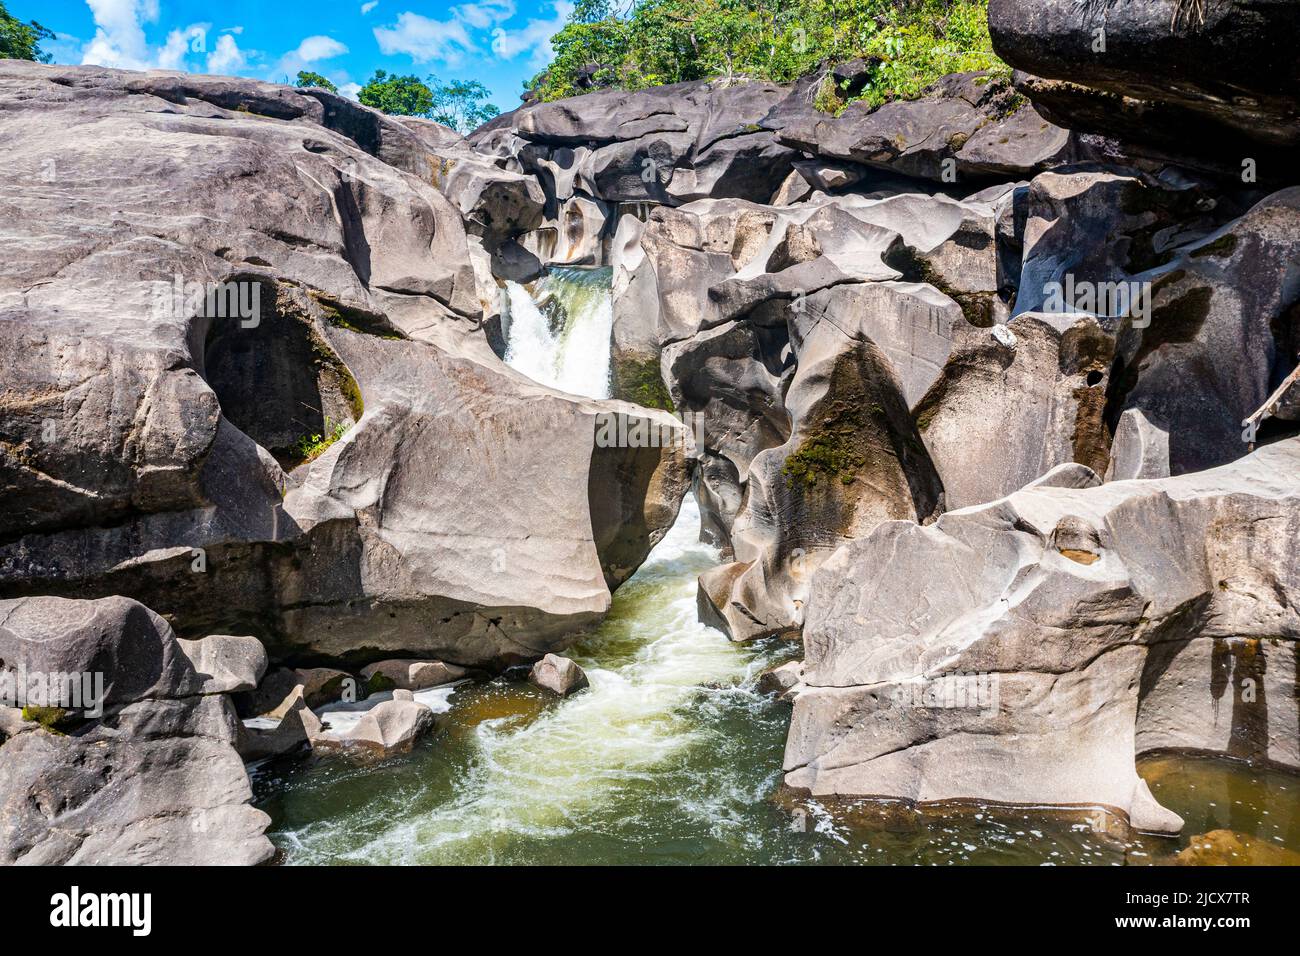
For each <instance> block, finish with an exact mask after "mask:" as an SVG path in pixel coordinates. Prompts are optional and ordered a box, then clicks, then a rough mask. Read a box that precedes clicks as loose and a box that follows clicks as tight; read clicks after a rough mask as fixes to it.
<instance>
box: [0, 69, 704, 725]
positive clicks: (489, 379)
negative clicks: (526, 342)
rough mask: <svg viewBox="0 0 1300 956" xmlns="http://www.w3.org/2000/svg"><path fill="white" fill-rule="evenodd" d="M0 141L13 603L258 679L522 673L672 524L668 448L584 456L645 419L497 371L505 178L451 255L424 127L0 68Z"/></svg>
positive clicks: (454, 222) (1, 320)
mask: <svg viewBox="0 0 1300 956" xmlns="http://www.w3.org/2000/svg"><path fill="white" fill-rule="evenodd" d="M88 123H94V124H97V125H99V126H101V127H102V128H103V131H104V132H103V134H102V135H97V136H94V137H90V138H87V137H86V136H85V130H86V129H87V124H88ZM0 137H3V139H4V140H5V142H6V143H7V144H8V150H7V159H9V160H10V161H11V165H12V170H13V177H12V182H11V188H10V189H8V190H7V191H6V195H5V199H4V203H5V205H6V215H5V221H6V222H7V223H11V224H12V229H11V232H10V235H9V242H8V246H9V248H10V253H9V254H8V255H6V256H5V257H4V259H3V261H2V262H0V327H3V329H4V330H5V334H4V335H0V381H3V383H4V386H5V402H6V408H7V409H11V410H12V412H11V413H10V412H8V411H7V412H6V414H5V415H4V416H3V417H2V420H0V483H2V484H3V485H4V487H5V488H6V489H7V490H6V504H7V505H8V506H9V507H7V508H6V509H4V512H3V514H2V515H0V531H3V532H5V533H4V543H3V544H0V595H13V594H27V593H32V592H44V593H54V594H65V595H71V596H82V595H85V594H123V595H128V596H131V597H134V598H137V599H141V600H143V602H144V603H146V604H147V605H148V606H149V607H151V608H153V609H155V610H157V611H158V612H159V613H161V614H164V615H166V616H167V617H168V618H169V619H170V620H172V621H174V622H175V625H176V626H177V628H178V629H179V630H180V632H181V633H182V634H183V635H184V636H185V637H187V638H198V637H201V636H204V635H206V634H211V633H241V634H252V635H255V636H257V637H258V638H259V639H261V640H262V641H263V642H264V644H265V645H266V646H267V648H268V650H269V651H270V652H271V654H272V655H273V656H274V657H277V658H283V657H285V655H286V654H288V653H311V654H315V655H317V657H318V658H325V659H328V658H331V657H333V658H335V659H338V660H342V659H343V658H344V656H345V655H346V654H348V653H349V652H351V651H354V650H356V649H358V648H360V647H378V649H379V650H381V651H388V652H391V653H393V654H404V655H410V656H418V657H428V658H433V659H451V660H457V661H461V662H464V663H471V664H472V663H479V664H483V663H510V662H513V661H521V660H532V659H535V658H536V657H537V655H538V654H539V653H544V652H546V651H548V650H551V649H553V648H556V647H559V646H562V645H563V644H564V643H565V642H567V641H568V640H570V639H571V637H572V635H573V634H574V633H575V632H576V631H577V630H579V629H581V628H582V627H584V626H587V625H589V624H592V623H594V622H595V621H597V620H599V619H600V617H601V616H602V615H603V614H604V613H605V611H606V610H607V609H608V607H609V602H610V588H611V587H615V586H617V584H618V583H620V582H621V581H622V580H624V579H625V578H626V577H627V576H628V575H630V574H631V573H632V571H634V570H635V568H636V567H637V566H638V565H639V564H640V562H641V561H642V560H643V559H644V557H645V554H646V553H648V551H649V549H650V547H651V546H652V545H653V543H654V541H657V540H658V537H659V536H661V535H662V533H663V532H664V531H665V530H666V529H667V528H668V527H669V526H670V525H671V523H672V519H673V517H674V516H675V514H676V507H677V502H678V501H679V500H680V491H681V488H682V487H683V485H684V481H685V477H684V471H685V463H684V458H683V455H682V452H681V449H680V448H675V447H674V448H667V449H654V450H652V452H649V453H648V452H647V450H646V449H631V448H598V447H597V446H596V442H595V435H596V432H597V429H598V425H599V421H600V416H602V415H605V414H618V413H620V412H622V413H624V414H631V415H636V416H640V415H642V414H649V415H652V416H654V415H661V414H662V413H643V412H641V411H640V410H638V409H635V408H633V407H631V406H625V405H620V404H618V403H602V402H594V401H581V400H576V399H574V398H573V397H572V396H565V395H561V394H560V393H557V392H554V391H552V390H549V389H545V388H542V387H541V386H537V385H535V384H534V383H531V382H529V381H527V380H525V379H523V377H522V376H520V375H518V374H517V373H515V372H513V371H512V370H510V369H508V368H506V367H505V366H504V365H502V363H501V362H500V361H499V359H497V357H496V356H495V355H494V354H493V353H492V351H491V350H490V348H489V347H488V344H487V341H486V338H485V335H484V333H483V330H482V328H481V327H480V323H481V320H482V316H483V305H482V299H481V292H482V290H483V287H484V284H485V283H486V282H490V281H491V278H490V276H485V275H484V274H483V273H484V272H485V269H484V266H483V256H484V255H487V256H488V257H490V256H491V253H490V252H489V251H488V250H487V249H486V247H484V246H483V245H482V243H483V242H484V241H487V240H489V239H493V238H494V237H495V238H499V236H500V235H501V234H502V230H503V229H506V227H505V226H504V225H502V224H501V223H500V222H498V221H497V220H498V219H500V218H501V216H497V214H496V213H493V216H494V217H495V218H494V219H493V222H491V223H489V222H488V221H487V218H486V217H487V213H488V212H490V211H491V209H498V210H502V209H506V206H508V205H509V204H508V203H505V201H504V200H502V202H503V203H505V204H504V205H500V206H492V207H491V209H489V208H488V207H484V206H483V205H482V203H480V201H479V200H483V201H484V202H486V201H487V200H486V199H485V198H484V197H487V196H488V195H489V194H490V193H491V189H495V188H496V187H495V186H493V183H498V184H505V185H504V186H503V188H505V187H506V186H508V187H509V188H510V189H513V188H515V187H514V186H510V185H509V184H510V183H514V184H516V185H518V183H519V182H520V180H518V179H515V178H513V177H511V176H499V175H497V173H498V172H500V171H495V172H492V171H487V170H485V169H484V168H482V167H481V164H479V161H478V160H477V159H473V160H472V161H471V159H467V160H466V161H465V162H464V163H461V164H459V165H458V166H453V167H451V169H450V170H449V171H448V175H449V176H450V177H451V179H444V180H442V181H441V185H442V187H443V188H445V189H447V190H448V194H449V195H452V196H455V197H458V201H463V204H464V210H465V215H467V216H468V217H469V218H470V219H471V229H472V230H473V231H475V232H477V233H480V234H479V235H470V236H467V233H466V227H465V225H464V223H463V222H462V218H461V210H460V209H458V208H457V207H456V206H455V205H454V204H453V202H452V201H451V200H449V199H448V198H447V195H444V193H443V192H442V191H441V190H440V188H438V186H436V185H434V184H433V183H432V182H431V180H432V179H433V178H435V177H434V176H433V172H434V170H435V169H438V168H440V164H442V162H443V159H444V156H443V154H444V153H446V154H447V155H450V154H451V152H454V151H455V150H457V149H462V148H464V147H462V146H460V145H458V144H457V142H456V141H454V140H453V141H451V142H450V145H448V144H447V143H446V142H445V140H446V139H447V138H446V137H444V136H442V134H440V133H438V131H437V130H432V131H431V130H430V129H428V128H427V127H422V126H421V125H420V124H416V125H415V127H414V128H413V127H412V126H411V125H408V124H403V123H401V122H398V121H396V120H394V119H392V118H390V117H385V116H383V115H382V114H379V113H376V112H374V111H372V110H368V109H367V108H365V107H362V106H359V105H357V104H355V103H351V102H350V101H346V100H343V99H342V98H339V97H331V96H330V95H329V94H327V93H325V92H324V91H319V90H313V91H306V92H299V91H296V90H291V89H288V88H285V87H278V86H273V85H270V84H264V83H258V82H256V81H251V80H238V79H231V78H214V77H199V76H188V75H180V74H166V73H148V74H138V73H130V72H125V71H118V70H106V69H101V68H97V67H63V66H45V65H42V64H35V63H26V62H19V61H8V60H6V61H4V62H3V63H0ZM449 151H451V152H449ZM194 157H202V161H201V162H199V161H194ZM51 158H52V159H53V162H54V167H53V170H54V171H53V180H52V181H51V182H46V181H45V170H46V168H47V167H46V160H47V159H51ZM471 167H472V169H471ZM457 169H463V170H466V171H467V172H466V173H465V175H468V176H469V177H470V179H469V180H468V181H467V185H466V186H465V191H462V190H460V189H459V188H458V187H456V188H453V187H454V186H455V183H454V182H453V180H455V179H456V177H457V176H458V175H460V174H458V173H456V170H457ZM474 170H477V172H474ZM471 173H472V175H471ZM91 183H93V184H94V186H93V188H91V187H90V186H89V185H87V184H91ZM480 186H481V187H482V189H480V188H479V187H480ZM489 187H491V189H489ZM525 192H527V193H529V194H531V195H533V198H534V199H535V198H536V196H535V194H533V193H532V191H531V190H530V189H527V188H525ZM474 197H477V198H474ZM493 202H495V200H494V201H493ZM524 205H525V206H528V207H529V208H530V209H531V208H532V207H531V206H529V204H528V203H524ZM476 209H478V210H480V211H481V212H483V216H480V215H479V213H478V212H475V210H476ZM501 215H502V216H504V218H505V219H510V218H511V217H512V216H514V215H515V213H512V212H509V211H508V210H507V211H506V212H504V213H502V214H501ZM519 215H523V213H520V214H519ZM530 215H531V213H530ZM517 225H519V226H520V228H522V227H523V226H524V225H527V223H526V222H524V221H522V220H521V222H520V223H518V224H517ZM509 228H511V229H513V228H514V226H510V227H509ZM507 231H508V230H507ZM471 238H472V239H474V240H475V242H476V243H477V244H478V248H479V253H478V254H471V252H470V241H469V240H470V239H471ZM476 262H477V263H479V265H478V267H477V268H476V265H475V264H476ZM490 268H491V267H490V263H489V264H488V266H487V269H486V271H488V272H490ZM177 277H180V279H181V280H182V287H183V286H184V283H186V282H213V283H224V282H238V283H244V285H243V286H241V287H240V288H242V289H243V291H244V292H245V293H246V294H247V298H248V299H249V300H251V296H252V293H253V291H254V290H256V291H257V292H258V297H259V302H260V310H259V312H258V314H257V315H256V316H255V317H253V318H255V319H256V322H255V324H252V325H249V326H245V325H244V324H243V321H244V320H243V319H241V318H238V317H230V316H226V317H224V318H223V317H218V316H215V315H206V314H197V312H204V313H206V312H207V311H208V310H207V309H206V303H204V302H200V301H194V302H190V301H183V302H182V303H181V308H179V309H176V310H173V309H171V304H172V303H171V299H170V297H169V295H168V290H172V289H173V288H174V282H175V280H176V278H177ZM200 291H202V290H200ZM159 296H161V297H162V299H161V301H162V302H163V305H165V306H166V307H165V308H158V305H159V302H160V299H159ZM196 310H197V311H196ZM212 311H220V310H217V309H213V310H212ZM327 422H328V423H329V427H327V426H326V423H327ZM336 425H337V426H341V427H343V428H346V434H344V435H343V437H342V438H341V439H339V440H338V441H335V442H334V443H333V444H332V445H330V447H329V448H328V450H327V451H325V452H324V453H323V454H319V456H318V457H315V458H314V459H313V460H311V461H304V460H303V455H302V453H301V452H300V451H298V450H297V449H298V447H299V443H300V439H302V438H304V437H306V438H310V437H311V436H312V435H314V434H319V435H322V436H324V435H326V434H327V433H330V432H332V431H333V430H334V428H335V426H336ZM503 434H509V435H511V436H512V440H510V441H501V440H500V438H499V436H500V435H503ZM331 437H332V436H331ZM539 463H541V464H542V467H541V468H540V470H539ZM669 472H671V473H672V474H673V475H675V476H676V477H675V478H672V479H671V480H670V478H669V477H668V473H669ZM524 474H527V475H529V479H528V482H527V491H526V492H522V493H521V491H520V486H519V483H518V482H519V479H518V476H520V475H524ZM486 475H495V476H498V477H499V479H500V481H499V482H494V481H489V480H485V476H486ZM502 482H503V483H504V484H502ZM646 495H658V496H659V497H657V498H655V499H654V500H647V498H646ZM430 501H437V502H440V503H441V506H440V507H439V508H437V509H434V510H432V511H431V510H430V509H429V508H428V502H430ZM611 502H613V503H614V505H613V506H611ZM574 528H590V529H591V533H590V534H589V535H588V534H586V533H585V532H584V533H580V534H579V535H578V536H577V537H576V538H575V536H574V532H573V529H574ZM281 699H282V698H281Z"/></svg>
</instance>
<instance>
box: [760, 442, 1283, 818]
mask: <svg viewBox="0 0 1300 956" xmlns="http://www.w3.org/2000/svg"><path fill="white" fill-rule="evenodd" d="M1297 465H1300V440H1298V439H1289V440H1286V441H1284V442H1281V443H1278V444H1275V445H1270V446H1268V447H1266V448H1262V449H1260V450H1259V451H1257V452H1255V453H1254V454H1252V455H1250V456H1248V457H1246V458H1243V459H1241V460H1240V461H1237V462H1234V463H1233V464H1231V465H1227V466H1223V467H1221V468H1217V469H1213V470H1210V471H1205V472H1199V473H1196V474H1192V475H1184V476H1181V477H1176V478H1166V479H1161V480H1152V481H1121V482H1113V483H1110V484H1105V485H1102V484H1100V483H1099V480H1098V479H1096V477H1095V476H1092V483H1091V486H1089V487H1080V484H1081V483H1080V481H1079V480H1078V476H1077V475H1075V474H1073V473H1071V472H1069V470H1068V469H1066V470H1065V471H1063V472H1062V473H1061V474H1060V475H1059V476H1058V474H1057V473H1055V472H1054V473H1053V474H1052V475H1050V476H1048V478H1047V479H1046V480H1045V481H1043V482H1041V483H1039V484H1037V485H1035V486H1031V487H1029V488H1026V489H1024V490H1022V491H1019V492H1017V493H1016V494H1013V495H1011V496H1010V497H1008V498H1004V499H1001V500H998V501H995V502H992V503H990V504H987V505H983V506H980V507H975V508H967V509H964V510H962V511H955V512H951V513H949V514H947V515H945V516H944V517H942V518H940V519H939V521H938V522H936V523H935V524H934V525H932V526H930V527H919V526H917V525H915V524H911V523H906V522H890V523H887V524H883V525H881V526H879V527H878V528H876V530H875V531H873V532H872V533H871V534H869V535H867V536H865V537H864V538H862V539H860V540H858V541H854V542H853V543H852V544H849V545H846V546H844V547H843V548H841V549H840V550H839V551H837V552H836V553H835V554H834V555H833V556H832V557H831V558H830V559H829V560H828V561H826V563H825V564H823V565H822V567H821V569H820V570H819V571H818V572H817V574H816V576H815V578H814V582H813V588H812V594H811V596H810V599H809V606H808V615H807V622H806V624H805V629H804V642H805V647H806V650H807V659H806V662H805V663H806V668H805V672H804V675H803V681H804V683H805V685H806V686H805V688H804V689H802V690H801V693H800V694H799V696H798V698H797V700H796V702H795V713H794V718H793V721H792V724H791V731H790V738H789V742H788V744H787V748H786V757H785V767H786V771H787V775H786V782H787V783H788V784H789V785H791V786H792V787H795V788H798V789H806V790H808V791H810V792H811V793H813V794H853V795H872V796H887V797H900V798H904V799H907V800H913V801H939V800H947V799H956V798H970V799H979V800H991V801H999V802H1006V803H1028V804H1033V803H1053V804H1102V805H1106V806H1110V807H1114V808H1117V809H1119V810H1122V811H1124V812H1126V813H1128V814H1130V816H1131V818H1132V821H1133V823H1134V825H1135V826H1137V827H1138V828H1140V829H1175V830H1176V829H1177V827H1178V823H1177V821H1176V818H1175V819H1171V818H1170V816H1169V815H1167V814H1166V813H1162V812H1161V811H1160V808H1158V806H1156V805H1155V803H1154V801H1153V800H1152V799H1151V797H1150V794H1149V793H1148V792H1147V791H1146V788H1145V785H1144V784H1142V783H1141V782H1140V780H1139V778H1138V777H1137V774H1136V771H1135V770H1134V767H1133V758H1134V756H1135V754H1137V753H1139V752H1141V751H1143V750H1149V749H1160V748H1164V747H1191V748H1194V749H1205V750H1220V751H1223V752H1227V753H1232V754H1235V755H1239V756H1247V757H1250V758H1253V759H1257V760H1268V761H1273V762H1276V763H1280V764H1285V765H1288V766H1297V765H1298V761H1297V753H1296V747H1295V723H1294V721H1295V702H1294V694H1293V693H1287V691H1286V690H1285V688H1286V687H1287V686H1293V685H1288V683H1287V682H1288V681H1293V680H1294V669H1295V661H1294V655H1293V654H1292V653H1291V652H1292V650H1293V649H1294V647H1295V641H1296V639H1297V637H1300V617H1298V616H1297V614H1296V610H1295V608H1296V604H1295V598H1296V594H1297V589H1300V560H1297V556H1296V553H1295V550H1294V548H1292V547H1291V545H1290V542H1291V541H1292V540H1293V538H1294V535H1295V534H1296V532H1297V530H1300V508H1297V504H1298V503H1300V477H1298V476H1300V470H1297ZM1071 467H1076V466H1071ZM1061 485H1065V487H1062V486H1061ZM1267 671H1272V673H1269V674H1268V675H1267V677H1266V676H1265V674H1266V672H1267ZM1270 692H1271V693H1270Z"/></svg>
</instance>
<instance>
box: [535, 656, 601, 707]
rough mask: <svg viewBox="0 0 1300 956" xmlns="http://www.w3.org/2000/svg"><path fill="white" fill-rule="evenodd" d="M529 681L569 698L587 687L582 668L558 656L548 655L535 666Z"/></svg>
mask: <svg viewBox="0 0 1300 956" xmlns="http://www.w3.org/2000/svg"><path fill="white" fill-rule="evenodd" d="M528 681H529V683H531V684H533V685H535V686H537V687H540V688H541V689H542V690H548V691H550V692H551V693H552V694H558V695H559V696H561V697H568V696H569V695H570V694H575V693H577V692H578V691H580V690H582V689H583V688H585V687H587V675H586V674H585V673H583V670H582V668H581V667H579V666H578V665H577V664H575V663H574V662H573V661H571V660H570V659H569V658H567V657H560V656H559V655H558V654H547V655H546V656H545V657H543V658H542V659H541V660H540V661H538V662H537V663H536V664H534V665H533V669H532V670H531V671H530V672H529V674H528Z"/></svg>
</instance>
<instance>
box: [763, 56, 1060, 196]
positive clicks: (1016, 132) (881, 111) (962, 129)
mask: <svg viewBox="0 0 1300 956" xmlns="http://www.w3.org/2000/svg"><path fill="white" fill-rule="evenodd" d="M797 96H798V94H797V93H793V94H792V95H791V101H792V102H791V103H788V104H786V105H784V106H783V107H782V108H781V109H780V110H779V111H777V112H775V113H774V114H773V115H772V116H770V117H769V118H768V119H767V120H766V121H765V122H764V125H765V126H768V127H770V128H772V129H774V130H776V133H777V139H778V140H779V141H780V142H781V143H783V144H785V145H786V146H789V147H792V148H794V149H800V150H803V151H805V152H808V153H812V154H814V155H816V156H821V157H824V158H826V159H836V160H849V161H852V162H854V163H860V164H862V165H864V166H868V167H874V168H877V169H883V170H887V171H889V172H893V173H898V174H901V175H904V176H912V177H916V178H918V179H926V180H932V181H935V182H957V181H958V180H960V181H961V182H968V181H970V180H973V179H974V180H978V179H990V178H993V177H1017V176H1022V175H1028V174H1033V173H1034V172H1038V171H1041V170H1043V169H1047V168H1048V167H1050V166H1053V165H1056V164H1059V163H1061V162H1063V161H1065V160H1067V159H1068V158H1070V156H1071V155H1072V154H1071V150H1072V146H1071V144H1070V141H1069V139H1070V138H1069V134H1068V133H1067V132H1066V131H1065V130H1063V129H1060V128H1059V127H1057V126H1054V125H1052V124H1051V123H1050V122H1048V121H1047V120H1045V119H1043V118H1042V117H1040V116H1039V115H1038V114H1037V113H1036V112H1035V111H1034V109H1033V107H1031V106H1028V105H1026V104H1025V103H1024V102H1023V101H1021V100H1019V99H1018V98H1017V97H1016V96H1015V95H1014V94H1013V93H1012V91H1011V89H1010V87H1009V85H1008V83H1007V82H1006V81H1005V80H1003V79H999V78H996V77H992V76H990V75H989V74H987V73H959V74H953V75H952V76H948V77H945V78H944V79H942V80H940V81H939V82H938V83H937V84H935V86H934V87H933V88H932V89H931V90H929V91H928V92H927V93H926V95H925V96H923V97H922V98H920V99H917V100H900V101H897V102H893V103H886V104H885V105H884V106H880V107H876V108H874V109H873V108H871V107H869V106H867V105H866V104H865V103H862V102H858V103H851V104H849V106H848V107H847V108H846V109H845V110H844V112H843V113H842V114H840V115H839V116H830V115H828V114H826V113H821V112H818V111H817V110H815V109H813V107H812V106H811V104H810V103H808V102H804V103H802V104H801V105H800V104H799V101H798V99H797Z"/></svg>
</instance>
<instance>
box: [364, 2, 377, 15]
mask: <svg viewBox="0 0 1300 956" xmlns="http://www.w3.org/2000/svg"><path fill="white" fill-rule="evenodd" d="M377 6H379V0H369V2H368V3H363V4H361V15H362V16H363V17H364V16H365V15H366V14H367V13H369V12H370V11H371V10H373V9H375V7H377Z"/></svg>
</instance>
